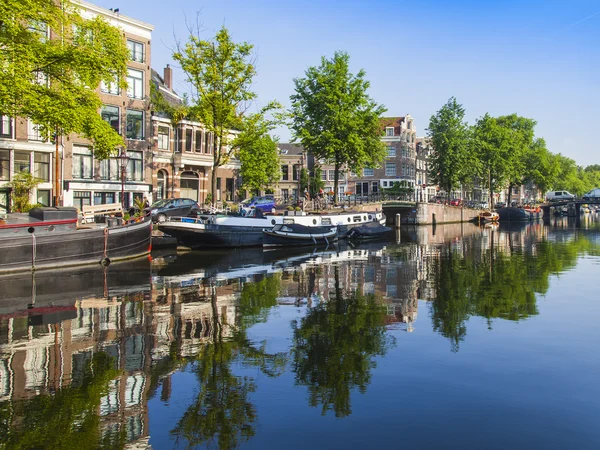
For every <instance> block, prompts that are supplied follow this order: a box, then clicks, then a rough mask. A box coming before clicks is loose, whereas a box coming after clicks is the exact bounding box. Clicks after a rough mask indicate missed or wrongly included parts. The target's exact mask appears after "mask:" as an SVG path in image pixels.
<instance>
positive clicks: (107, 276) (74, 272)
mask: <svg viewBox="0 0 600 450" xmlns="http://www.w3.org/2000/svg"><path fill="white" fill-rule="evenodd" d="M150 266H151V263H150V261H149V260H148V259H147V258H138V259H136V260H135V261H127V262H122V263H115V264H111V265H110V266H109V267H101V266H98V267H83V268H69V269H58V270H53V271H42V272H34V273H20V274H12V275H11V276H8V275H7V276H0V292H2V295H1V296H0V315H2V314H9V313H13V312H15V311H23V310H26V309H27V308H31V307H32V306H34V307H35V308H54V307H59V306H61V307H62V306H72V305H73V304H75V300H77V299H83V298H92V297H93V298H103V297H115V296H123V295H126V294H129V293H131V292H141V291H149V290H150V280H151V273H150Z"/></svg>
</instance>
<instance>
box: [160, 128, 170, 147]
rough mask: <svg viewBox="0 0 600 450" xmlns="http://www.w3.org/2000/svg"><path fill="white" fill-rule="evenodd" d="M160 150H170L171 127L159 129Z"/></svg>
mask: <svg viewBox="0 0 600 450" xmlns="http://www.w3.org/2000/svg"><path fill="white" fill-rule="evenodd" d="M158 149H159V150H169V127H161V126H159V127H158Z"/></svg>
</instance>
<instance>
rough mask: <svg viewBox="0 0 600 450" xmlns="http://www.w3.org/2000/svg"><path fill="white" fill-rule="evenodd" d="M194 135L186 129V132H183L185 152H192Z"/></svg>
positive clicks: (192, 131) (190, 130)
mask: <svg viewBox="0 0 600 450" xmlns="http://www.w3.org/2000/svg"><path fill="white" fill-rule="evenodd" d="M193 133H194V130H192V129H190V128H188V129H187V130H185V151H186V152H191V151H192V135H193Z"/></svg>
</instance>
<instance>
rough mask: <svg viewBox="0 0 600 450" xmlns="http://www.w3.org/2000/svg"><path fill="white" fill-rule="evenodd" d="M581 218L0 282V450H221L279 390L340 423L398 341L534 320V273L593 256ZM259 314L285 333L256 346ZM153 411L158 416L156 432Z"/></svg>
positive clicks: (544, 287) (252, 428)
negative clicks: (181, 385) (178, 392)
mask: <svg viewBox="0 0 600 450" xmlns="http://www.w3.org/2000/svg"><path fill="white" fill-rule="evenodd" d="M583 220H584V221H587V222H585V223H586V224H587V225H586V226H582V227H581V228H573V224H572V223H571V221H570V220H569V219H568V218H564V219H562V218H559V219H553V220H552V221H551V222H550V224H549V225H547V226H544V225H542V224H533V225H532V224H522V225H518V226H512V227H506V226H504V225H501V226H500V227H497V228H496V227H482V228H479V227H476V226H472V225H469V224H456V225H449V226H437V227H433V228H432V227H421V228H416V227H406V228H405V229H402V230H401V231H400V236H398V237H397V238H394V242H383V243H381V242H380V243H372V244H368V245H359V246H357V247H351V246H350V247H349V246H346V245H345V244H344V243H341V244H340V245H339V246H338V247H335V248H328V249H326V250H320V251H315V252H313V253H305V252H303V251H299V252H296V251H294V250H291V251H290V250H285V251H283V252H282V251H275V252H263V251H262V249H248V250H243V251H241V250H240V251H227V252H220V251H214V252H210V253H196V252H192V253H189V254H185V255H174V254H163V255H158V254H157V255H155V259H154V261H153V262H152V266H151V265H150V264H151V263H150V262H149V261H147V260H143V261H138V262H136V263H135V264H129V265H127V266H111V267H109V268H108V269H99V270H91V271H90V270H85V271H70V272H62V273H58V274H53V275H52V276H50V275H47V274H43V273H40V274H36V275H35V276H34V277H31V276H24V277H19V278H14V277H13V278H11V279H0V292H4V293H6V295H3V296H2V300H1V301H0V446H2V445H4V446H6V447H9V448H10V447H21V448H32V447H36V446H37V447H39V446H40V445H42V446H45V447H52V448H73V447H75V446H77V447H81V446H85V445H88V446H89V447H108V448H120V447H124V446H128V445H135V446H137V447H141V448H143V447H144V446H147V445H149V444H151V443H152V439H158V438H159V436H161V437H160V440H159V442H160V443H161V444H162V445H163V446H165V445H166V446H173V445H175V444H178V445H181V446H189V447H203V446H206V447H211V448H220V449H232V448H237V447H241V446H243V444H244V443H248V442H249V441H250V439H251V438H252V437H253V436H256V435H257V433H258V430H259V429H260V427H259V424H260V422H261V411H260V409H259V408H258V407H257V401H256V399H257V398H259V397H257V396H260V395H261V387H262V386H265V385H266V384H267V383H269V382H270V380H271V381H273V382H274V381H275V380H277V381H278V382H283V381H281V380H288V378H289V380H290V382H291V384H290V387H289V388H290V389H292V386H293V385H294V384H295V385H296V386H297V387H299V388H301V389H303V390H305V391H306V392H307V397H306V400H305V402H306V405H305V406H307V407H315V408H318V409H319V410H320V411H321V413H322V414H324V415H328V414H331V415H332V416H335V417H340V418H341V417H346V416H348V415H350V414H352V412H353V403H354V402H353V399H354V396H355V395H365V396H368V395H369V393H370V390H369V386H370V384H372V381H373V376H374V373H375V372H376V370H377V364H376V363H377V362H378V361H380V360H386V358H387V356H388V354H389V353H390V351H392V350H391V349H393V348H394V347H395V345H394V344H395V339H396V340H397V339H400V338H401V336H403V335H402V334H401V332H403V331H406V332H411V331H415V330H419V331H420V332H422V333H425V332H426V331H427V330H433V331H434V332H435V333H438V334H439V335H442V336H444V338H446V339H448V341H449V343H450V349H451V350H452V351H453V352H458V351H459V350H460V346H461V343H463V342H464V341H465V340H467V339H468V336H469V327H470V318H471V317H474V316H478V317H483V318H485V319H486V320H487V326H488V328H489V329H490V330H492V332H493V330H494V327H495V322H497V321H523V320H525V319H527V318H530V317H532V316H536V315H538V314H540V312H539V308H538V305H537V301H538V298H539V296H543V295H545V294H546V293H547V292H548V290H549V289H550V282H549V280H550V278H551V276H552V275H556V274H560V273H561V272H564V271H567V270H570V269H572V268H573V267H575V265H576V264H577V261H578V258H580V257H581V256H582V255H596V256H599V255H600V250H599V249H600V239H599V236H600V233H598V231H599V227H598V222H597V221H596V219H594V218H589V219H583ZM419 305H421V308H423V307H424V306H423V305H425V308H426V311H425V314H423V311H422V314H418V313H419ZM277 311H287V312H286V313H285V317H290V319H289V322H288V325H291V329H290V328H288V330H289V336H288V337H287V338H286V339H285V340H280V341H278V342H279V344H280V345H279V347H277V348H276V350H273V348H275V347H270V345H269V342H267V341H266V340H257V339H255V338H252V337H251V336H252V330H254V329H256V327H257V326H263V327H267V329H268V327H269V326H272V324H273V321H274V320H276V319H277V315H278V314H281V312H279V313H276V312H277ZM417 319H419V320H417ZM430 332H431V331H430ZM405 336H407V337H408V335H405ZM410 336H413V335H410ZM282 348H284V350H282ZM461 354H462V353H461ZM386 361H387V360H386ZM183 372H186V373H190V374H193V380H194V385H193V386H188V387H187V388H186V389H187V391H188V392H189V393H190V394H188V395H187V397H186V403H185V404H183V405H182V404H181V403H177V402H170V400H171V397H172V395H173V390H174V387H173V385H174V383H175V378H176V377H177V376H178V374H180V373H183ZM188 382H189V381H188ZM192 393H193V394H192ZM153 399H160V401H161V402H162V403H161V404H162V405H163V406H161V407H163V408H166V409H167V410H168V411H169V414H168V417H171V418H172V420H171V422H168V423H166V424H165V425H164V427H161V429H156V430H151V429H150V420H149V409H150V408H151V406H150V404H151V401H152V400H153ZM284 400H285V399H284ZM154 407H157V406H154ZM178 408H179V409H178ZM162 428H164V430H163V429H162ZM165 430H166V431H165ZM165 433H166V435H165ZM153 436H156V437H155V438H153ZM40 443H43V444H40ZM274 445H279V443H274Z"/></svg>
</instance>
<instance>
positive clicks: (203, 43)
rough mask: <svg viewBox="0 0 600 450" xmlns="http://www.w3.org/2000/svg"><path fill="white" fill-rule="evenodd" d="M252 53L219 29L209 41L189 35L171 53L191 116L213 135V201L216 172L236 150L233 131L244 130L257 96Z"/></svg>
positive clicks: (197, 35)
mask: <svg viewBox="0 0 600 450" xmlns="http://www.w3.org/2000/svg"><path fill="white" fill-rule="evenodd" d="M251 51H252V45H250V44H248V43H246V42H243V43H241V44H236V43H234V42H233V41H232V40H231V36H230V35H229V31H227V29H226V28H225V27H222V28H221V29H220V30H219V31H218V32H217V35H216V36H215V38H214V39H213V40H210V41H207V40H203V39H201V38H200V36H199V33H194V32H190V34H189V36H188V41H187V43H186V44H185V45H178V49H177V51H176V52H175V53H174V54H173V58H174V59H175V60H176V61H177V62H178V63H179V64H180V65H181V68H182V69H183V71H184V72H185V74H186V77H187V80H188V82H190V83H191V85H192V88H193V94H192V98H191V101H192V102H191V103H192V104H191V106H190V114H191V115H192V116H193V117H195V118H196V119H197V120H199V121H200V122H201V123H202V124H203V125H204V126H205V127H206V129H207V131H209V132H211V133H212V134H213V136H214V139H213V151H212V154H213V170H212V179H211V193H212V196H211V198H216V197H215V192H216V189H217V177H216V175H217V170H216V169H217V168H218V167H221V166H222V165H224V164H227V163H228V162H229V161H230V159H231V158H232V157H233V156H234V153H235V151H236V148H235V146H234V145H233V140H234V139H235V136H234V133H232V131H233V130H240V131H242V133H243V132H244V131H245V130H246V129H247V126H246V124H245V117H244V114H243V113H244V110H245V108H246V106H247V103H248V102H250V101H252V100H253V99H254V98H255V97H256V94H255V93H254V92H252V91H251V90H250V87H251V84H252V79H253V78H254V75H256V68H255V67H254V64H252V62H250V57H251ZM273 108H275V105H273V104H270V105H269V106H268V107H267V108H266V109H273ZM261 113H262V114H264V113H265V111H264V110H263V111H261ZM250 120H251V121H252V118H251V119H250ZM241 139H244V138H241Z"/></svg>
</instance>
